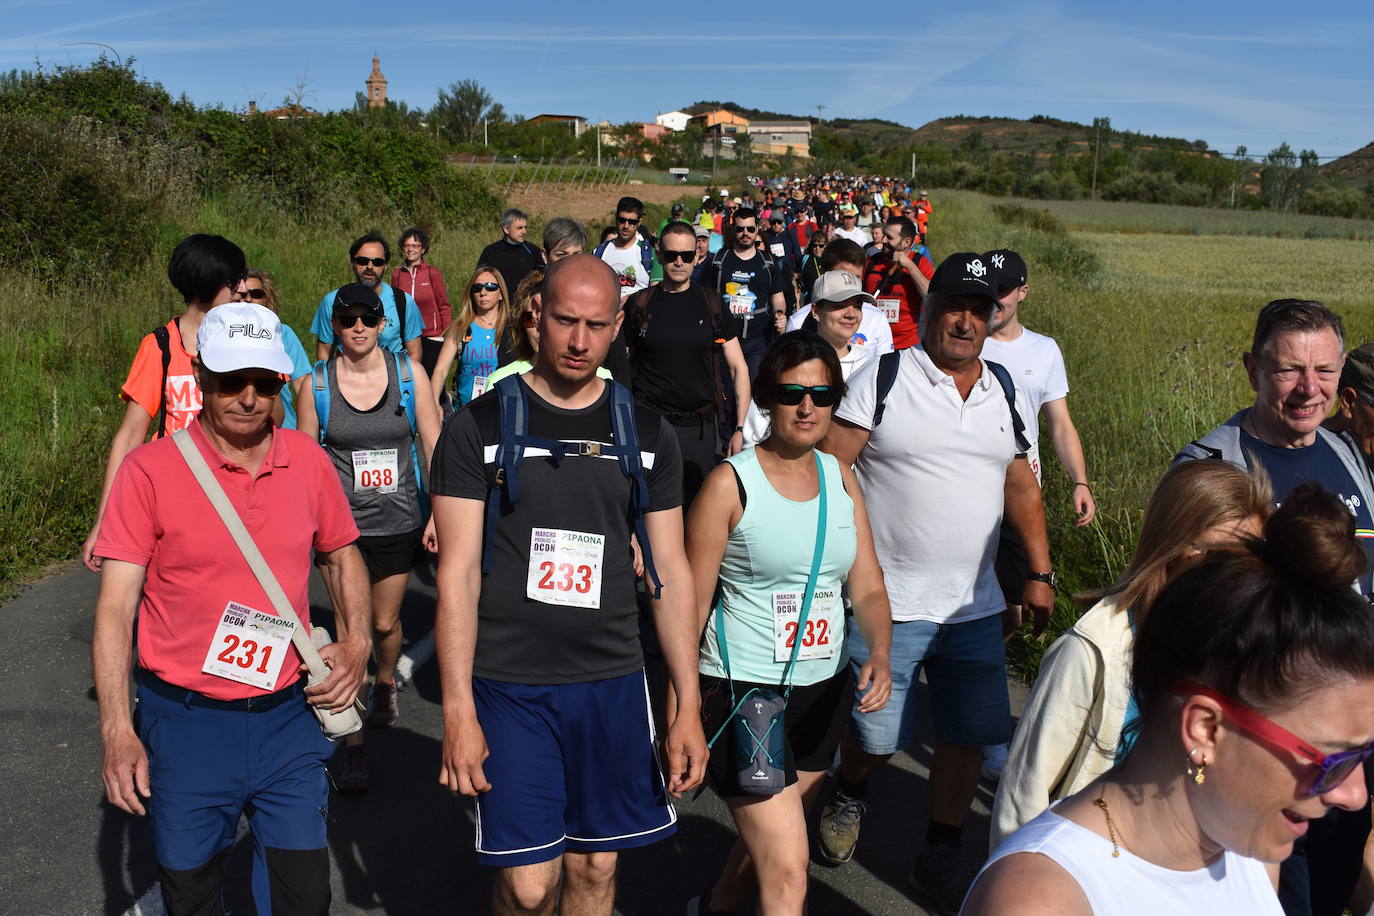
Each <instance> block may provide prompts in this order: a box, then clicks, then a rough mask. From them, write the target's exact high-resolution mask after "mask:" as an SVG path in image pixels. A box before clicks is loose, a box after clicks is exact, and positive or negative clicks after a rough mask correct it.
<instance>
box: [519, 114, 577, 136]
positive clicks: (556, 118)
mask: <svg viewBox="0 0 1374 916" xmlns="http://www.w3.org/2000/svg"><path fill="white" fill-rule="evenodd" d="M525 123H526V124H570V125H572V132H573V136H574V137H580V136H582V132H583V131H584V130H586V129H587V119H586V118H584V117H582V116H581V115H561V114H541V115H535V116H534V117H532V118H530V119H529V120H528V121H526V122H525Z"/></svg>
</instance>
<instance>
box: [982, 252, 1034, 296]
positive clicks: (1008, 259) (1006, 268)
mask: <svg viewBox="0 0 1374 916" xmlns="http://www.w3.org/2000/svg"><path fill="white" fill-rule="evenodd" d="M983 261H984V262H985V263H986V264H987V265H988V267H989V268H991V270H992V284H993V286H995V287H997V288H998V289H1016V288H1018V287H1021V286H1025V285H1026V262H1025V260H1024V259H1023V258H1022V257H1021V256H1020V255H1019V254H1017V253H1016V252H1014V251H1012V250H1011V249H1010V248H994V249H993V250H992V251H989V252H988V253H986V254H984V255H983Z"/></svg>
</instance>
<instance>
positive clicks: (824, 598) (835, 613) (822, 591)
mask: <svg viewBox="0 0 1374 916" xmlns="http://www.w3.org/2000/svg"><path fill="white" fill-rule="evenodd" d="M801 600H802V593H801V592H774V593H773V661H775V662H786V661H787V660H788V659H789V658H791V657H792V643H793V641H794V640H795V639H796V638H797V620H798V618H800V617H801ZM843 615H844V610H843V606H842V605H841V604H840V591H839V589H835V588H818V589H816V591H815V593H814V596H813V597H812V599H811V610H810V611H809V612H808V613H807V615H806V628H805V629H804V630H802V634H801V648H800V649H798V650H797V660H798V661H801V660H803V659H811V658H834V657H835V648H836V646H838V645H839V642H840V640H842V639H843V638H844V616H843Z"/></svg>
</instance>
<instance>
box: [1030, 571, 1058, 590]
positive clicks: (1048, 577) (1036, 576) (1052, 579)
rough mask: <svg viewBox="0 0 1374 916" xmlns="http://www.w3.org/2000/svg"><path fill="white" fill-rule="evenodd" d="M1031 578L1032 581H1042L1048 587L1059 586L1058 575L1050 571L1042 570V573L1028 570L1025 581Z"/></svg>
mask: <svg viewBox="0 0 1374 916" xmlns="http://www.w3.org/2000/svg"><path fill="white" fill-rule="evenodd" d="M1032 580H1034V581H1036V582H1043V583H1045V584H1046V585H1048V586H1049V587H1050V588H1058V587H1059V577H1058V576H1056V575H1055V574H1054V573H1052V572H1042V573H1038V572H1028V573H1026V581H1027V582H1030V581H1032Z"/></svg>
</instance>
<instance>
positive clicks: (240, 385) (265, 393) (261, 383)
mask: <svg viewBox="0 0 1374 916" xmlns="http://www.w3.org/2000/svg"><path fill="white" fill-rule="evenodd" d="M285 384H286V380H285V379H283V378H282V377H281V376H280V375H271V376H267V375H244V374H243V373H242V372H226V373H222V374H217V375H216V376H215V391H217V392H219V393H220V394H222V395H224V396H225V397H226V398H236V397H238V396H239V395H240V394H242V393H243V389H245V388H247V387H248V386H249V385H252V386H253V390H254V391H256V392H257V393H258V397H262V398H275V397H276V396H277V395H278V394H280V393H281V387H282V386H283V385H285Z"/></svg>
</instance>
